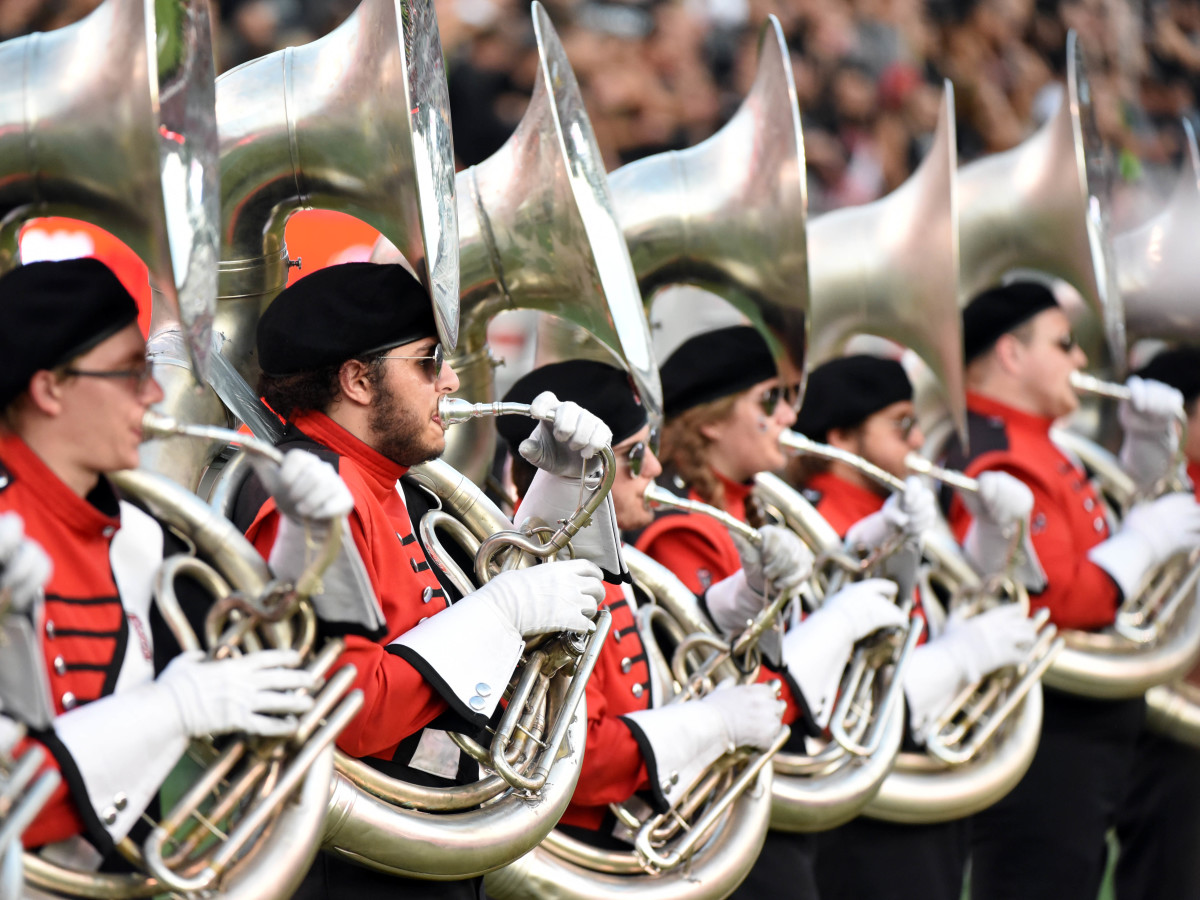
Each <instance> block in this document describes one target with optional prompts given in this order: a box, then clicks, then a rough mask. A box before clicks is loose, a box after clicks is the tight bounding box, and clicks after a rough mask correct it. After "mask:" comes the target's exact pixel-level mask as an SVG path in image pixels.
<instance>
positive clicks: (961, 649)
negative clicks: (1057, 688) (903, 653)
mask: <svg viewBox="0 0 1200 900" xmlns="http://www.w3.org/2000/svg"><path fill="white" fill-rule="evenodd" d="M1036 642H1037V627H1036V626H1035V625H1034V623H1033V620H1032V619H1030V618H1029V617H1028V616H1026V615H1025V613H1024V611H1023V610H1022V609H1021V608H1020V607H1019V606H1017V605H1016V604H1014V603H1006V604H1004V605H1002V606H997V607H994V608H992V609H989V610H987V611H986V612H983V613H980V614H979V615H977V616H972V617H971V618H969V619H962V618H959V617H956V616H953V615H952V616H951V617H950V620H949V622H948V623H947V626H946V632H945V633H944V634H943V635H941V636H940V637H938V638H937V639H936V640H933V641H930V642H929V643H927V644H924V645H922V646H920V647H917V648H916V649H915V650H913V653H912V657H911V658H910V659H909V662H908V665H907V666H905V670H904V696H905V699H906V700H907V701H908V714H909V722H910V724H911V725H912V729H913V733H914V734H915V735H916V736H917V737H918V738H920V739H922V740H923V735H922V732H923V731H924V729H925V728H926V726H928V725H929V723H930V722H932V721H933V720H934V719H936V718H937V717H938V715H940V714H941V712H942V711H943V710H944V709H945V708H946V705H947V704H948V703H949V702H950V701H951V700H953V699H954V698H955V696H957V694H958V692H959V691H961V690H962V689H963V688H964V687H966V686H967V685H968V684H971V683H972V682H974V681H977V680H979V679H980V678H982V677H983V676H985V675H988V674H990V673H992V672H995V671H996V670H997V669H1002V668H1004V667H1005V666H1016V665H1019V664H1020V663H1022V662H1024V661H1025V659H1027V658H1028V656H1029V651H1030V650H1032V649H1033V645H1034V644H1035V643H1036Z"/></svg>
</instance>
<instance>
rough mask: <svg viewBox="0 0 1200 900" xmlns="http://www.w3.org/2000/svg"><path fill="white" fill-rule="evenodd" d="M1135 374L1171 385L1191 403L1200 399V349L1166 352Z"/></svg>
mask: <svg viewBox="0 0 1200 900" xmlns="http://www.w3.org/2000/svg"><path fill="white" fill-rule="evenodd" d="M1134 374H1135V375H1137V376H1138V377H1140V378H1153V379H1154V380H1155V381H1161V382H1162V383H1163V384H1168V385H1170V386H1171V387H1173V388H1175V389H1176V390H1177V391H1179V393H1181V394H1183V402H1184V403H1191V402H1192V401H1193V400H1195V399H1196V398H1197V397H1200V347H1179V348H1178V349H1176V350H1164V351H1163V352H1162V353H1160V354H1158V356H1156V357H1154V359H1152V360H1150V362H1148V363H1147V364H1146V365H1144V366H1143V367H1142V368H1140V369H1139V370H1138V371H1137V372H1135V373H1134Z"/></svg>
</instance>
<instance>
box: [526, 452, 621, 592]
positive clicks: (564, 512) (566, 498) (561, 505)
mask: <svg viewBox="0 0 1200 900" xmlns="http://www.w3.org/2000/svg"><path fill="white" fill-rule="evenodd" d="M578 474H579V473H578V472H576V473H575V475H576V477H572V476H570V475H554V474H552V473H550V472H546V471H543V470H541V469H539V470H538V471H537V473H536V474H535V475H534V476H533V481H532V483H531V484H530V485H529V490H527V491H526V492H525V499H524V500H523V501H522V502H521V509H520V515H521V522H520V523H518V524H524V523H525V522H526V521H528V520H529V519H532V518H537V519H541V520H542V521H543V522H545V523H547V524H549V525H550V526H551V527H552V528H554V527H557V526H558V523H559V521H560V520H562V519H565V518H566V517H567V516H569V515H571V514H572V513H573V512H575V507H576V506H577V505H578V503H579V496H580V492H579V478H578V477H577V476H578ZM599 483H600V482H599V479H588V481H587V484H586V485H585V490H591V489H592V488H593V487H594V486H596V485H598V484H599ZM571 548H572V550H573V551H574V558H575V559H589V560H591V561H592V562H594V563H595V564H596V565H598V566H599V567H600V568H601V569H603V570H604V572H606V573H608V574H610V575H612V576H614V577H615V578H618V579H619V578H621V577H622V576H624V575H626V573H627V572H628V569H626V567H625V558H624V557H623V556H622V555H621V532H620V529H619V528H618V527H617V513H616V507H615V505H614V504H613V498H612V494H611V493H610V494H609V495H608V496H607V497H605V498H604V502H603V503H601V504H600V506H599V507H598V508H597V509H596V510H595V512H593V513H592V518H591V521H590V522H589V523H588V524H587V525H586V526H585V527H583V528H581V529H580V530H579V532H578V533H577V534H576V535H575V537H573V538H571Z"/></svg>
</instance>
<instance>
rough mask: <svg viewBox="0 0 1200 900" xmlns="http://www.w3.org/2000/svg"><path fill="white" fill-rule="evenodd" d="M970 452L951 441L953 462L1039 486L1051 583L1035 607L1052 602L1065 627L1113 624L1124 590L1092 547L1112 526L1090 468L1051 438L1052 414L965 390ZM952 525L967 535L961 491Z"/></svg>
mask: <svg viewBox="0 0 1200 900" xmlns="http://www.w3.org/2000/svg"><path fill="white" fill-rule="evenodd" d="M967 409H968V434H969V440H970V449H971V456H970V457H969V458H964V457H963V454H962V452H961V450H959V449H957V447H956V445H953V446H952V447H951V449H950V453H949V455H948V458H947V462H948V465H950V466H951V467H952V468H961V469H963V470H964V471H965V472H966V473H967V474H968V475H971V476H975V475H978V474H979V473H980V472H984V471H988V470H998V471H1002V472H1008V473H1009V474H1011V475H1014V476H1016V477H1017V478H1019V479H1021V481H1023V482H1025V484H1026V485H1028V486H1029V489H1030V490H1031V491H1032V492H1033V515H1032V516H1031V521H1030V533H1031V536H1032V538H1033V547H1034V550H1035V551H1037V555H1038V559H1039V560H1040V561H1041V564H1042V568H1043V570H1044V571H1045V573H1046V579H1047V585H1046V589H1045V590H1044V591H1043V592H1042V593H1041V594H1039V595H1036V596H1033V597H1031V598H1030V600H1031V604H1032V606H1033V607H1034V608H1035V609H1038V608H1041V607H1045V608H1047V609H1049V610H1050V620H1051V621H1052V622H1054V624H1055V625H1057V626H1058V627H1060V628H1079V629H1096V628H1103V627H1104V626H1106V625H1111V624H1112V622H1113V620H1114V619H1115V617H1116V609H1117V605H1118V603H1119V602H1120V591H1119V589H1118V588H1117V586H1116V584H1115V583H1114V582H1113V580H1112V579H1111V578H1110V577H1109V576H1108V574H1107V573H1106V572H1105V571H1104V570H1103V569H1101V568H1100V567H1099V566H1097V565H1095V564H1093V563H1092V562H1091V561H1090V560H1089V559H1088V557H1087V553H1088V551H1089V550H1090V549H1091V548H1092V547H1094V546H1096V545H1097V544H1099V543H1100V542H1101V541H1104V540H1106V539H1107V538H1108V537H1109V536H1110V534H1109V528H1108V522H1107V520H1106V519H1105V516H1104V506H1103V504H1102V503H1101V502H1100V497H1099V496H1098V495H1097V493H1096V490H1095V488H1094V487H1093V485H1092V483H1091V481H1089V480H1088V477H1087V474H1086V473H1085V472H1084V470H1083V469H1082V468H1081V467H1080V466H1079V465H1078V464H1077V463H1076V462H1074V461H1073V460H1071V459H1069V458H1068V457H1067V456H1066V455H1064V454H1063V453H1062V451H1060V450H1059V449H1058V448H1057V447H1056V446H1055V445H1054V443H1053V442H1052V441H1051V440H1050V427H1051V426H1052V425H1053V424H1054V423H1053V421H1052V420H1050V419H1045V418H1041V417H1039V416H1033V415H1030V414H1028V413H1024V412H1020V411H1018V410H1015V409H1013V408H1012V407H1009V406H1005V405H1004V404H1003V403H1000V402H998V401H996V400H993V399H990V398H987V397H982V396H980V395H978V394H973V393H972V394H968V395H967ZM949 516H950V525H951V527H952V528H953V529H954V533H955V535H956V536H957V537H958V539H959V540H960V541H961V540H963V539H964V538H965V537H966V533H967V529H968V528H969V526H970V524H971V516H970V513H968V512H967V509H966V507H965V506H963V504H962V501H961V500H960V499H959V498H958V497H955V498H954V499H953V501H952V502H951V505H950V513H949Z"/></svg>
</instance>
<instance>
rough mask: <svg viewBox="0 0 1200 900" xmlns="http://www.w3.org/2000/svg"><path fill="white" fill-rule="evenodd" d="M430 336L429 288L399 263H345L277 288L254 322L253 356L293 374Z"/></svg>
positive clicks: (433, 328)
mask: <svg viewBox="0 0 1200 900" xmlns="http://www.w3.org/2000/svg"><path fill="white" fill-rule="evenodd" d="M436 334H437V324H436V323H435V321H434V318H433V304H432V303H431V302H430V299H429V293H428V292H427V291H426V290H425V288H424V286H423V285H422V284H421V282H419V281H417V279H416V278H414V277H413V276H412V274H411V273H410V272H409V271H408V270H407V269H405V268H404V266H400V265H392V264H381V263H365V262H355V263H343V264H342V265H338V266H329V267H327V268H324V269H318V270H317V271H315V272H313V273H312V274H311V275H305V276H304V277H303V278H301V279H300V280H299V281H297V282H295V283H294V284H292V285H290V286H289V287H287V288H285V289H284V290H283V291H281V292H280V294H279V296H278V297H276V298H275V300H274V302H273V303H272V304H271V305H270V306H269V307H268V308H267V311H266V312H265V313H263V316H262V318H261V319H259V322H258V361H259V364H260V365H261V366H262V370H263V372H264V373H265V374H267V375H294V374H296V373H298V372H311V371H313V370H315V369H321V368H324V367H325V366H332V365H338V364H340V363H343V362H345V361H346V360H348V359H353V358H354V357H357V356H368V355H370V354H372V353H375V352H382V351H384V350H387V349H389V348H391V347H397V346H399V345H400V344H407V343H410V342H412V341H419V340H421V339H422V338H427V337H431V336H433V335H436Z"/></svg>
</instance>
